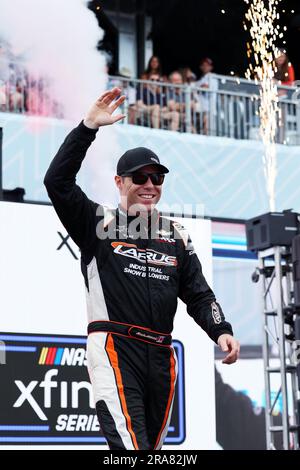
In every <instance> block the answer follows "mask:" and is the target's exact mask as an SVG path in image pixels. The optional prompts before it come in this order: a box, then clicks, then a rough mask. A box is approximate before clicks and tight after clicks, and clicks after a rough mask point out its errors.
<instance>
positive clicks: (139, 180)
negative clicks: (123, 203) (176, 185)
mask: <svg viewBox="0 0 300 470" xmlns="http://www.w3.org/2000/svg"><path fill="white" fill-rule="evenodd" d="M122 176H130V177H131V179H132V182H133V183H134V184H145V183H146V182H147V181H148V178H150V180H151V183H152V184H154V186H160V185H162V184H163V182H164V179H165V175H162V174H161V173H140V172H137V173H125V174H124V175H122Z"/></svg>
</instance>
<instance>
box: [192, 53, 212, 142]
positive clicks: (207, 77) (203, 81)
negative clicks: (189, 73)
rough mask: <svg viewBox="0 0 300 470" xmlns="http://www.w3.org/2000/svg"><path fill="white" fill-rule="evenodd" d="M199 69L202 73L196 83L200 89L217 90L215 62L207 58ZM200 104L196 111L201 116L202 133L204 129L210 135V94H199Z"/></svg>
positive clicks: (196, 106)
mask: <svg viewBox="0 0 300 470" xmlns="http://www.w3.org/2000/svg"><path fill="white" fill-rule="evenodd" d="M199 68H200V71H201V76H200V79H199V80H198V81H197V82H196V83H195V85H196V86H197V87H199V88H209V89H210V90H212V89H215V88H216V81H215V80H213V78H212V75H211V74H212V71H213V68H214V64H213V61H212V60H211V59H210V58H209V57H205V58H204V59H202V60H201V61H200V64H199ZM197 101H198V103H197V104H196V105H195V111H196V112H197V113H198V114H199V118H200V121H199V124H200V132H201V131H202V129H203V133H204V134H206V135H207V134H208V113H209V112H210V111H212V110H210V109H209V108H210V106H209V105H210V94H209V93H204V92H200V93H198V94H197Z"/></svg>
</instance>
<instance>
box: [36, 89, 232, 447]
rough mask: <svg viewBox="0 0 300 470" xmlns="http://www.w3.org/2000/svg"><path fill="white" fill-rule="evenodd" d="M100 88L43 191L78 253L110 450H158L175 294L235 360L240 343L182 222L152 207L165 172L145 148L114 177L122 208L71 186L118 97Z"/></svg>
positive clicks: (166, 409)
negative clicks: (95, 199) (108, 205)
mask: <svg viewBox="0 0 300 470" xmlns="http://www.w3.org/2000/svg"><path fill="white" fill-rule="evenodd" d="M120 93H121V90H120V89H119V88H113V89H112V90H109V91H107V92H105V93H104V94H103V95H101V96H100V98H99V99H98V100H97V101H96V103H95V104H94V105H93V106H92V108H91V110H90V111H89V113H88V114H87V116H86V118H85V119H84V121H83V122H81V123H80V124H79V126H78V127H76V128H75V129H73V130H72V131H71V132H70V134H69V135H68V136H67V137H66V139H65V141H64V143H63V144H62V146H61V147H60V149H59V150H58V153H57V155H56V156H55V158H54V159H53V161H52V163H51V165H50V167H49V169H48V171H47V173H46V176H45V180H44V183H45V185H46V188H47V191H48V194H49V197H50V199H51V201H52V203H53V206H54V208H55V210H56V212H57V214H58V216H59V218H60V220H61V222H62V223H63V225H64V226H65V228H66V230H67V231H68V233H69V235H70V236H71V237H72V239H73V240H74V242H75V243H76V244H77V245H78V246H79V248H80V250H81V269H82V273H83V276H84V280H85V286H86V298H87V311H88V322H89V325H88V341H87V355H88V370H89V375H90V380H91V383H92V387H93V392H94V398H95V403H96V410H97V415H98V419H99V422H100V426H101V429H102V431H103V434H104V436H105V438H106V440H107V442H108V445H109V447H110V449H129V450H130V449H133V450H134V449H160V448H161V446H162V444H163V441H164V438H165V436H166V434H167V431H168V426H169V422H170V417H171V411H172V405H173V400H174V390H175V383H176V376H177V366H176V355H175V353H174V349H173V347H172V344H171V332H172V329H173V318H174V315H175V312H176V308H177V298H178V297H179V298H181V299H182V300H183V301H184V302H185V303H186V305H187V311H188V313H189V315H191V316H192V317H193V318H194V320H195V321H196V323H198V324H199V325H200V326H201V327H202V328H203V329H204V331H206V333H207V334H208V335H209V336H210V338H211V339H212V340H213V341H215V342H216V343H217V344H219V346H220V347H221V349H222V350H223V351H227V352H228V354H227V356H226V357H225V359H224V362H227V363H232V362H235V361H236V359H237V357H238V353H239V344H238V342H237V341H236V340H235V339H234V338H233V336H232V329H231V326H230V324H229V323H227V322H226V321H225V319H224V315H223V312H222V310H221V308H220V306H219V304H217V302H216V299H215V296H214V294H213V292H212V290H211V289H210V288H209V286H208V285H207V283H206V280H205V278H204V276H203V274H202V269H201V264H200V262H199V260H198V258H197V255H196V254H195V253H194V251H193V248H192V246H191V241H190V239H189V237H188V235H187V234H186V232H185V230H184V228H183V227H182V226H181V225H180V224H178V223H176V222H172V221H170V220H168V219H166V218H163V217H161V216H160V214H159V213H158V212H157V211H156V210H155V204H156V203H157V202H158V201H159V199H160V196H161V190H162V182H163V178H164V176H163V175H164V174H165V173H167V172H168V169H167V168H166V167H164V166H163V165H161V164H160V161H159V159H158V157H157V155H156V154H155V153H154V152H152V151H151V150H149V149H145V148H137V149H132V150H129V151H127V152H126V153H125V154H124V155H123V156H122V157H121V158H120V160H119V162H118V166H117V176H115V182H116V184H117V187H118V188H119V191H120V205H119V207H118V208H117V209H116V210H110V209H107V208H105V207H103V206H101V205H99V204H97V203H95V202H93V201H91V200H90V199H88V197H87V196H86V195H85V194H84V193H83V192H82V190H81V189H80V188H79V186H78V185H76V174H77V173H78V171H79V169H80V166H81V163H82V161H83V159H84V157H85V155H86V152H87V150H88V148H89V146H90V145H91V143H92V142H93V140H94V139H95V137H96V133H97V130H98V128H99V127H101V126H104V125H109V124H113V123H114V122H116V121H118V120H120V119H123V118H124V115H122V114H118V115H116V116H115V115H113V113H114V111H115V110H116V109H117V108H118V107H119V106H120V104H122V103H123V101H124V99H125V98H124V96H119V95H120Z"/></svg>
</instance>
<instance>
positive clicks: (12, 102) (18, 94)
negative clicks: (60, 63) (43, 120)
mask: <svg viewBox="0 0 300 470" xmlns="http://www.w3.org/2000/svg"><path fill="white" fill-rule="evenodd" d="M0 111H10V112H15V113H26V114H30V115H39V116H52V117H58V118H62V117H63V111H62V107H61V105H60V104H59V103H57V101H55V100H53V99H52V98H51V93H50V84H49V81H48V80H47V78H46V77H40V76H37V75H36V74H33V73H31V72H29V71H28V69H27V67H26V66H25V65H24V64H23V62H22V60H21V59H20V57H18V56H17V55H15V54H13V52H12V50H11V48H10V46H9V44H8V43H7V42H5V41H3V40H1V39H0Z"/></svg>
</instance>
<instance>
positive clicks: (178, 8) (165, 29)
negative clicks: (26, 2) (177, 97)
mask: <svg viewBox="0 0 300 470" xmlns="http://www.w3.org/2000/svg"><path fill="white" fill-rule="evenodd" d="M250 1H251V0H250ZM97 6H98V7H100V9H98V10H97ZM90 8H91V9H92V10H93V11H94V12H95V14H96V16H97V18H98V22H99V24H100V25H102V27H104V28H105V30H106V31H107V32H106V37H105V38H104V41H103V42H102V44H101V45H100V47H102V48H105V47H107V46H108V48H110V49H112V50H113V52H114V49H115V48H116V47H117V42H116V39H115V36H114V34H113V31H112V30H113V27H111V28H109V27H108V22H107V18H106V14H105V11H106V10H110V11H120V12H124V13H134V14H135V15H136V19H137V21H138V20H139V18H140V17H141V16H143V15H144V14H147V15H150V16H152V18H153V27H152V32H151V37H152V39H153V45H154V53H155V54H156V55H158V56H159V57H160V58H161V60H162V64H163V72H164V73H166V74H168V73H170V72H171V71H172V70H174V69H177V68H179V67H184V66H188V65H189V66H190V67H191V68H192V70H193V71H194V72H195V73H196V74H197V75H199V68H198V64H199V60H200V59H201V58H203V57H210V58H211V59H212V60H213V61H214V66H215V68H214V71H215V72H216V73H220V74H229V73H230V72H231V71H234V73H235V74H236V75H239V76H241V77H243V76H244V74H245V71H246V69H247V55H246V42H247V41H249V40H250V36H249V33H248V32H246V31H244V29H243V20H244V15H245V12H246V10H247V8H248V7H247V5H246V4H245V2H244V1H243V0H184V1H183V0H93V1H91V2H90ZM222 9H223V10H225V14H222V13H221V10H222ZM282 10H285V13H283V12H282ZM291 10H294V11H295V13H293V14H292V13H291ZM279 12H281V13H280V15H281V18H280V23H281V25H282V26H284V25H286V26H287V31H286V32H285V33H284V38H283V39H282V41H283V40H285V41H286V45H284V44H282V43H278V46H279V47H280V46H282V47H284V48H286V50H287V53H288V56H289V58H290V60H291V62H292V63H293V65H294V68H295V72H296V78H300V60H299V54H298V49H299V47H298V45H299V44H300V2H299V0H282V2H281V3H280V5H279ZM105 43H106V44H105ZM114 69H115V70H112V72H113V73H116V72H117V57H116V58H115V64H114Z"/></svg>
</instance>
